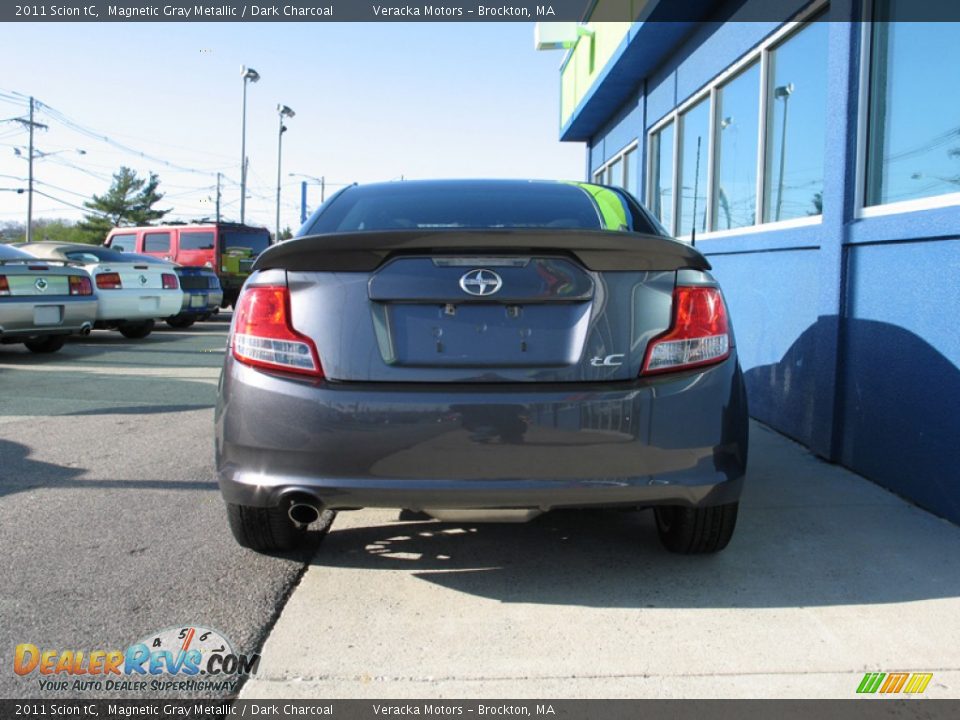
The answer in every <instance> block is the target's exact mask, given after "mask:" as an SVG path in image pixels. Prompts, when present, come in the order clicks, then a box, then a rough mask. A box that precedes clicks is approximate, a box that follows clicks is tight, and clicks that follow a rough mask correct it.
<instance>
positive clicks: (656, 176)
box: [647, 122, 675, 232]
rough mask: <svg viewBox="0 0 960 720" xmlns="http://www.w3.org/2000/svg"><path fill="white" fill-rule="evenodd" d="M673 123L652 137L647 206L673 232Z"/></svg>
mask: <svg viewBox="0 0 960 720" xmlns="http://www.w3.org/2000/svg"><path fill="white" fill-rule="evenodd" d="M673 126H674V123H673V122H669V123H667V124H666V125H664V126H663V127H662V128H661V129H660V130H658V131H657V132H655V133H654V134H653V135H651V137H650V140H651V145H650V158H651V162H652V165H651V168H650V192H649V193H648V198H647V204H648V205H649V206H650V209H651V211H652V212H653V214H654V215H655V216H656V218H657V220H659V221H660V224H661V225H663V226H664V227H665V228H667V230H669V231H670V232H673V204H674V197H673V141H674V135H675V133H674V131H673Z"/></svg>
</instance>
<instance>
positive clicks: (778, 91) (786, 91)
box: [773, 83, 793, 220]
mask: <svg viewBox="0 0 960 720" xmlns="http://www.w3.org/2000/svg"><path fill="white" fill-rule="evenodd" d="M792 94H793V83H787V84H786V85H780V86H778V87H776V88H774V89H773V97H774V98H779V99H780V100H783V130H782V136H781V138H780V172H779V173H778V175H779V179H778V180H777V214H776V219H777V220H779V219H780V210H781V209H782V208H783V168H784V165H785V164H786V160H787V108H788V107H789V105H788V103H787V101H788V100H790V96H791V95H792Z"/></svg>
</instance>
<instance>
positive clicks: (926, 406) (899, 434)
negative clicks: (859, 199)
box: [588, 0, 960, 522]
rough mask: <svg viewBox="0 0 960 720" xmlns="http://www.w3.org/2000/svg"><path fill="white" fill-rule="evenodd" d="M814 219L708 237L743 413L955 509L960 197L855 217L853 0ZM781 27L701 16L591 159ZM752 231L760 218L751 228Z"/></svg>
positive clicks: (950, 513) (837, 64)
mask: <svg viewBox="0 0 960 720" xmlns="http://www.w3.org/2000/svg"><path fill="white" fill-rule="evenodd" d="M830 12H831V19H832V20H838V19H839V20H845V21H844V22H831V23H830V26H829V60H828V87H827V93H828V97H827V106H828V107H829V108H830V109H831V118H832V121H831V122H829V123H828V124H827V137H826V138H825V161H826V162H825V168H826V176H825V178H824V194H823V215H822V219H821V222H820V223H818V224H814V225H806V226H803V227H793V228H789V229H777V230H763V229H760V230H759V231H758V229H757V228H753V229H752V230H751V231H750V232H744V233H741V234H736V235H725V236H723V237H712V238H711V237H704V238H702V239H700V240H698V243H697V246H698V248H699V249H700V250H701V251H702V252H704V254H705V255H707V257H708V258H709V259H710V262H711V264H712V265H713V267H714V273H715V275H716V276H717V278H718V279H719V280H720V281H721V283H722V284H723V287H724V291H725V293H726V296H727V300H728V303H729V305H730V309H731V313H732V317H733V321H734V330H735V333H736V337H737V345H738V351H739V354H740V358H741V362H742V364H743V369H744V372H745V376H746V382H747V387H748V394H749V402H750V409H751V414H752V415H754V416H755V417H756V418H758V419H759V420H761V421H763V422H765V423H767V424H769V425H771V426H772V427H774V428H776V429H777V430H779V431H781V432H783V433H785V434H787V435H789V436H791V437H793V438H795V439H797V440H799V441H801V442H803V443H804V444H806V445H808V446H809V447H810V448H811V449H812V450H814V451H815V452H816V453H818V454H819V455H821V456H822V457H824V458H826V459H829V460H832V461H836V462H841V463H843V464H844V465H846V466H848V467H850V468H852V469H853V470H855V471H857V472H859V473H861V474H863V475H865V476H866V477H868V478H870V479H872V480H874V481H875V482H877V483H879V484H881V485H884V486H886V487H888V488H890V489H892V490H894V491H896V492H898V493H900V494H902V495H904V496H906V497H908V498H911V499H913V500H914V501H915V502H917V503H918V504H920V505H921V506H923V507H926V508H928V509H930V510H932V511H934V512H936V513H938V514H940V515H942V516H944V517H947V518H949V519H951V520H953V521H954V522H960V471H958V470H957V469H956V468H958V467H960V440H958V439H960V331H958V330H957V325H956V322H955V320H954V316H955V315H956V314H957V313H958V312H960V207H948V208H941V209H935V210H922V211H915V212H909V213H901V214H895V215H885V216H882V217H869V218H858V217H857V216H856V197H855V193H856V186H857V183H856V180H857V175H856V150H857V140H858V132H859V126H858V125H859V124H858V113H859V108H858V104H857V98H858V96H859V91H860V51H861V38H862V33H863V26H862V25H861V23H859V22H858V20H859V12H860V8H859V3H854V2H851V1H850V0H837V1H836V2H833V3H832V4H831V7H830ZM778 27H779V25H778V24H776V23H756V22H755V23H741V24H726V25H724V24H704V25H703V26H701V27H699V28H696V29H695V30H693V31H692V33H691V34H690V35H689V36H688V37H687V38H686V39H685V40H684V41H682V42H681V43H680V44H679V45H678V46H677V47H675V48H674V49H673V51H672V52H671V53H670V54H669V56H668V57H666V58H665V59H664V60H663V62H662V63H661V64H660V65H659V66H658V67H657V68H656V69H655V70H653V71H652V72H651V73H650V74H649V75H648V76H647V77H638V78H637V87H636V94H635V97H633V98H631V99H630V101H629V102H627V103H625V104H624V105H623V106H621V107H620V108H617V109H616V110H614V111H612V112H611V113H610V119H609V121H608V122H607V123H606V125H605V126H604V127H603V128H602V129H600V130H599V131H598V132H597V134H596V135H595V136H594V137H593V138H592V139H591V141H590V143H589V148H590V151H589V153H588V170H589V172H590V173H591V174H592V172H593V171H594V170H595V169H596V168H597V167H599V166H600V165H602V164H603V163H604V162H606V161H607V160H608V159H609V158H610V157H612V156H613V155H614V154H615V153H616V152H618V151H619V150H620V149H622V147H623V146H624V145H626V144H627V143H628V142H630V141H631V140H634V139H636V140H639V150H640V160H641V165H640V167H641V168H643V169H644V172H639V173H636V176H637V177H636V178H635V180H634V182H631V185H632V187H630V188H628V189H630V190H631V191H633V192H635V193H636V194H637V195H638V197H640V198H644V197H645V192H646V187H645V180H646V173H645V169H646V167H647V148H646V140H647V131H648V130H649V128H650V127H652V126H653V125H654V124H655V123H656V122H658V121H659V120H660V119H661V118H663V117H664V116H665V115H666V114H668V113H669V112H671V111H672V110H673V109H674V108H676V107H677V106H678V105H679V104H680V103H682V102H683V101H685V100H686V99H688V98H689V97H690V96H691V95H693V94H694V93H695V92H696V91H697V90H699V89H701V88H702V87H703V86H705V85H706V84H707V83H709V82H710V81H711V80H712V79H713V78H715V77H716V76H717V75H718V74H719V73H720V72H722V71H723V70H725V69H726V68H727V67H728V66H729V65H731V64H732V63H734V62H735V61H736V60H738V59H739V58H741V57H742V56H743V55H744V54H746V53H748V52H749V51H750V50H752V49H754V48H755V47H756V46H757V45H758V43H760V42H761V41H762V40H763V39H764V38H765V37H767V36H768V35H769V34H770V33H772V32H774V31H775V30H776V29H777V28H778ZM761 228H762V226H761Z"/></svg>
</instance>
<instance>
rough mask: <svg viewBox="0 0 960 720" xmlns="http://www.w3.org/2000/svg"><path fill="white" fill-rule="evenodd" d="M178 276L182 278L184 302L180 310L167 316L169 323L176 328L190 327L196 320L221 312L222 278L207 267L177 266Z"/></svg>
mask: <svg viewBox="0 0 960 720" xmlns="http://www.w3.org/2000/svg"><path fill="white" fill-rule="evenodd" d="M175 269H176V273H177V277H178V278H180V289H181V290H183V304H182V305H181V306H180V312H179V313H177V314H176V315H173V316H172V317H168V318H166V321H167V325H169V326H170V327H174V328H180V329H183V328H188V327H190V326H191V325H193V324H194V323H195V322H198V321H202V320H207V319H208V318H209V317H210V316H211V315H215V314H216V313H218V312H220V306H221V304H222V303H223V290H222V289H221V288H220V278H218V277H217V274H216V273H215V272H214V271H213V270H211V269H210V268H206V267H183V266H182V265H178V266H176V268H175Z"/></svg>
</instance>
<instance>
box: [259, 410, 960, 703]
mask: <svg viewBox="0 0 960 720" xmlns="http://www.w3.org/2000/svg"><path fill="white" fill-rule="evenodd" d="M397 518H398V513H397V512H396V511H380V510H376V511H373V510H371V511H362V512H356V513H342V514H341V515H340V516H339V517H338V518H337V522H336V524H335V525H334V529H333V531H332V532H331V534H330V536H329V537H328V538H327V539H326V541H325V542H324V544H323V545H322V546H321V548H320V551H319V553H318V554H317V556H316V558H315V559H314V561H313V563H312V565H311V566H310V567H309V568H308V569H307V572H306V574H305V575H304V577H303V579H302V581H301V583H300V585H299V587H298V588H297V589H296V590H295V591H294V593H293V595H292V597H291V598H290V600H289V602H288V604H287V606H286V607H285V608H284V610H283V613H282V614H281V616H280V619H279V621H278V622H277V624H276V626H275V627H274V629H273V631H272V633H271V634H270V636H269V638H268V640H267V642H266V645H265V647H264V650H263V659H262V662H261V665H260V672H259V674H258V675H257V676H256V678H255V679H253V680H251V681H250V682H248V683H247V684H246V685H245V687H244V688H243V691H242V694H241V697H243V698H265V699H266V698H298V697H302V698H314V697H326V698H352V697H361V698H377V697H394V698H401V697H421V698H445V697H466V698H482V697H501V698H503V697H508V698H522V697H549V698H589V697H837V698H851V697H854V696H855V690H856V688H857V685H858V684H859V683H860V680H861V678H862V677H863V674H864V673H865V672H896V671H904V672H932V673H933V680H932V682H931V683H930V685H929V687H928V688H927V690H926V692H925V694H924V695H925V696H927V697H954V698H956V697H960V528H958V527H957V526H955V525H952V524H950V523H948V522H946V521H944V520H941V519H939V518H936V517H934V516H933V515H930V514H928V513H926V512H924V511H922V510H919V509H918V508H916V507H913V506H912V505H909V504H907V503H905V502H904V501H902V500H900V499H899V498H897V497H896V496H894V495H892V494H890V493H888V492H886V491H885V490H883V489H881V488H879V487H877V486H876V485H873V484H872V483H870V482H868V481H866V480H864V479H862V478H860V477H859V476H857V475H854V474H853V473H850V472H848V471H846V470H844V469H842V468H840V467H837V466H833V465H828V464H826V463H823V462H821V461H819V460H817V459H816V458H815V457H813V456H812V455H810V454H809V453H808V452H807V451H806V450H805V449H803V448H802V447H801V446H799V445H797V444H795V443H792V442H790V441H789V440H786V439H785V438H783V437H782V436H780V435H777V434H776V433H774V432H772V431H770V430H768V429H767V428H765V427H763V426H761V425H758V424H754V425H753V426H752V427H751V458H750V472H749V477H748V482H747V489H746V493H745V497H744V500H743V503H742V506H741V513H740V519H739V524H738V528H737V532H736V534H735V535H734V539H733V541H732V543H731V544H730V546H729V547H728V548H727V550H726V551H724V552H723V553H721V554H719V555H717V556H713V557H692V558H691V557H678V556H674V555H670V554H668V553H667V552H665V551H664V550H661V548H660V546H659V543H658V541H657V537H656V530H655V527H654V524H653V517H652V513H650V512H643V513H624V512H609V511H602V512H601V511H592V512H586V513H575V512H565V513H552V514H550V515H545V516H542V517H541V518H539V519H537V520H536V521H534V522H532V523H529V524H526V525H482V524H441V523H437V522H432V521H431V522H421V521H415V522H399V521H398V519H397Z"/></svg>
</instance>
